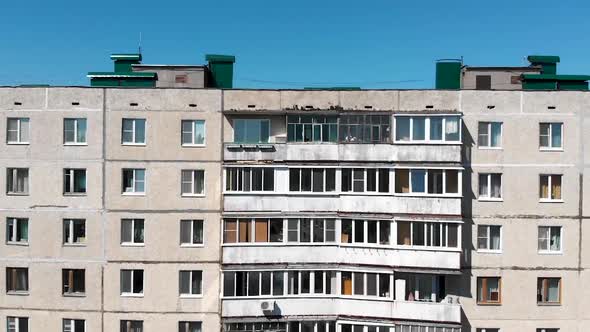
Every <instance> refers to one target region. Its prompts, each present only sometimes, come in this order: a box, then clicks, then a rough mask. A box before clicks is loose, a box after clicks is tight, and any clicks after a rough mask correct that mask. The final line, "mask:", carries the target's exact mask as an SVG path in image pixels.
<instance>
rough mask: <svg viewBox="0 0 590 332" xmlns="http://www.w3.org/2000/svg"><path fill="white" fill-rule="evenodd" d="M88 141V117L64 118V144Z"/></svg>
mask: <svg viewBox="0 0 590 332" xmlns="http://www.w3.org/2000/svg"><path fill="white" fill-rule="evenodd" d="M85 143H86V119H84V118H80V119H64V144H66V145H68V144H71V145H75V144H85Z"/></svg>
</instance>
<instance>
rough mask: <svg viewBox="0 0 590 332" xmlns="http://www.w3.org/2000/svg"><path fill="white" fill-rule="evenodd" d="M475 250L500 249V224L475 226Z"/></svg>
mask: <svg viewBox="0 0 590 332" xmlns="http://www.w3.org/2000/svg"><path fill="white" fill-rule="evenodd" d="M477 250H481V251H484V250H485V251H500V250H502V226H494V225H478V226H477Z"/></svg>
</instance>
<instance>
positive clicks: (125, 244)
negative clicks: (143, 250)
mask: <svg viewBox="0 0 590 332" xmlns="http://www.w3.org/2000/svg"><path fill="white" fill-rule="evenodd" d="M126 220H129V221H131V242H123V232H121V246H123V247H143V246H145V219H141V218H122V219H121V228H122V227H124V224H125V221H126ZM138 220H141V221H142V222H143V242H135V221H138Z"/></svg>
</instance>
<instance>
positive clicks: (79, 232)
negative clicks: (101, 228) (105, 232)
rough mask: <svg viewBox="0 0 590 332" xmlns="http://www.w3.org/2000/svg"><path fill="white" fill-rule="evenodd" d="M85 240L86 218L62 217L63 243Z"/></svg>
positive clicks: (82, 241) (80, 242)
mask: <svg viewBox="0 0 590 332" xmlns="http://www.w3.org/2000/svg"><path fill="white" fill-rule="evenodd" d="M85 242H86V220H84V219H64V220H63V243H64V244H66V245H68V244H83V243H85Z"/></svg>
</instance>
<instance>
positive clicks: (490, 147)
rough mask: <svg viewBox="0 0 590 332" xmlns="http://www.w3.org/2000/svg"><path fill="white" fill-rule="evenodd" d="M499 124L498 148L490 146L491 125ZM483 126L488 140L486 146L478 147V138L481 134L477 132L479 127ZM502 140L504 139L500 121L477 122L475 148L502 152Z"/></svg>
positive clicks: (502, 124)
mask: <svg viewBox="0 0 590 332" xmlns="http://www.w3.org/2000/svg"><path fill="white" fill-rule="evenodd" d="M494 123H499V124H500V144H499V145H498V146H492V124H494ZM480 124H485V125H486V126H487V128H488V139H487V144H486V145H479V136H480V135H481V133H480V132H479V125H480ZM503 138H504V123H503V122H501V121H479V122H478V123H477V148H478V149H480V150H502V145H503Z"/></svg>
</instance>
